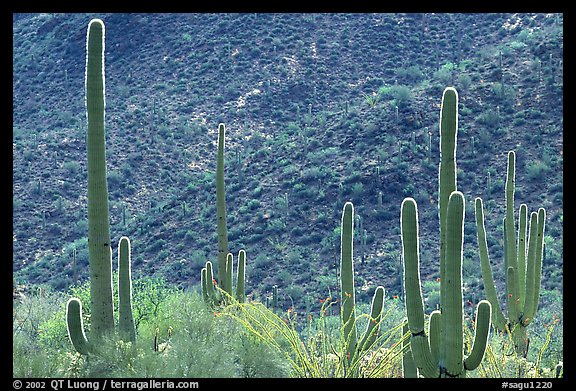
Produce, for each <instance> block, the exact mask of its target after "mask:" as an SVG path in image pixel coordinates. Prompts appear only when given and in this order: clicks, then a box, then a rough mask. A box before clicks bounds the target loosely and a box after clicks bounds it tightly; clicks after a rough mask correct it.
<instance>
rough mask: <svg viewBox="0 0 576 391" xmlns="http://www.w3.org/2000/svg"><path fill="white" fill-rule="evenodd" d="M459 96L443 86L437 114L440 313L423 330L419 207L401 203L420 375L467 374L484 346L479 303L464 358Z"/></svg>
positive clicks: (486, 312)
mask: <svg viewBox="0 0 576 391" xmlns="http://www.w3.org/2000/svg"><path fill="white" fill-rule="evenodd" d="M457 105H458V94H457V92H456V90H455V89H454V88H452V87H448V88H446V89H445V90H444V93H443V96H442V106H441V109H440V110H441V112H440V167H439V187H440V191H439V217H440V305H441V309H440V311H433V312H432V314H431V315H430V321H429V330H428V334H429V335H428V336H427V335H426V332H425V330H424V303H423V300H422V291H421V284H420V259H419V258H420V255H419V236H418V208H417V205H416V201H415V200H414V199H413V198H405V199H404V201H403V202H402V206H401V214H400V230H401V235H402V256H403V260H404V279H405V282H404V286H405V299H406V312H407V317H408V326H409V329H410V332H411V338H410V345H411V350H412V355H413V358H414V362H415V364H416V367H417V368H418V370H419V372H420V374H421V375H422V376H424V377H465V376H466V371H468V370H473V369H475V368H476V367H477V366H478V365H479V364H480V362H481V361H482V358H483V357H484V352H485V349H486V344H487V340H488V332H489V330H490V315H491V306H490V303H489V302H488V301H486V300H482V301H481V302H480V303H478V307H477V314H476V333H475V337H474V344H473V347H472V351H471V353H470V354H469V356H468V357H466V358H464V343H463V320H464V316H463V307H462V305H463V304H462V299H463V297H462V250H463V241H464V195H463V194H462V193H461V192H459V191H458V190H457V188H456V139H457V129H458V118H457Z"/></svg>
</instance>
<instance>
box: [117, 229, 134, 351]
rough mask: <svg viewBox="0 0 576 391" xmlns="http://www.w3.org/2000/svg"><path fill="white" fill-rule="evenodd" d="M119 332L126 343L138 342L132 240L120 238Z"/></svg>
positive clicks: (124, 237)
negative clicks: (133, 286) (133, 302)
mask: <svg viewBox="0 0 576 391" xmlns="http://www.w3.org/2000/svg"><path fill="white" fill-rule="evenodd" d="M118 331H119V333H120V337H121V338H123V339H124V340H126V341H132V342H134V341H136V326H135V325H134V316H133V315H132V267H131V262H130V239H128V238H127V237H126V236H123V237H121V238H120V242H119V243H118Z"/></svg>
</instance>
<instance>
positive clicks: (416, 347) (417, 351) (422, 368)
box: [410, 331, 440, 377]
mask: <svg viewBox="0 0 576 391" xmlns="http://www.w3.org/2000/svg"><path fill="white" fill-rule="evenodd" d="M410 348H411V349H412V356H413V357H414V362H415V363H416V368H418V372H419V373H420V374H421V375H422V376H424V377H440V367H439V366H438V363H437V362H436V361H434V358H433V357H432V353H431V352H430V344H429V343H428V338H427V337H426V333H424V331H422V332H421V334H414V333H413V332H412V336H411V337H410Z"/></svg>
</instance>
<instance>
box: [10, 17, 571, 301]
mask: <svg viewBox="0 0 576 391" xmlns="http://www.w3.org/2000/svg"><path fill="white" fill-rule="evenodd" d="M93 17H98V18H101V19H103V20H104V22H105V24H106V131H107V146H106V148H107V160H108V185H109V190H110V216H111V224H112V225H111V234H112V236H113V238H112V243H113V251H115V250H116V246H117V243H118V240H119V238H120V237H121V236H124V235H126V236H129V237H130V238H131V241H132V253H133V258H132V259H133V262H134V266H133V267H134V274H135V275H137V276H141V275H156V276H163V277H165V278H166V279H168V280H169V281H170V282H173V283H175V284H177V285H180V286H183V287H189V286H196V285H197V284H199V282H200V269H201V268H202V267H203V266H204V264H205V262H206V261H207V260H212V261H213V262H214V261H215V259H216V254H217V238H216V190H215V170H216V141H217V128H218V124H219V123H224V124H225V125H226V129H227V141H226V159H227V160H226V199H227V209H228V235H229V241H230V244H229V247H230V250H231V252H233V253H234V254H237V253H238V250H240V249H241V248H245V249H246V252H247V278H248V281H247V285H246V288H247V293H248V294H250V295H252V297H262V296H263V295H267V294H268V293H269V292H270V291H271V287H272V286H273V285H278V286H279V288H280V291H281V305H282V306H284V307H288V306H295V307H300V308H302V307H304V308H310V307H312V306H317V305H318V300H319V299H321V298H323V297H326V296H327V295H328V292H329V290H330V291H331V292H334V291H335V290H337V289H338V282H337V281H338V280H337V263H338V260H339V255H340V232H339V229H340V217H341V211H342V206H343V205H344V202H346V201H348V200H351V201H353V203H354V205H355V209H356V212H357V214H359V215H360V216H361V224H362V229H363V230H365V240H361V236H360V235H359V233H358V231H357V234H356V244H355V249H354V251H355V256H356V259H357V261H356V265H357V268H356V272H357V277H356V285H357V287H358V289H359V295H358V296H357V299H358V300H360V301H363V302H367V301H368V300H369V298H370V297H371V296H372V294H373V291H374V289H375V287H376V286H377V285H383V286H385V287H386V290H387V295H389V296H390V297H392V296H394V295H400V294H401V285H400V279H401V276H402V267H401V259H400V254H401V241H400V224H399V216H400V204H401V202H402V200H403V199H404V197H407V196H410V197H414V198H415V199H416V201H417V202H418V206H419V217H420V232H421V237H420V244H421V256H422V266H423V268H424V271H423V272H422V273H423V281H425V283H424V289H434V288H435V284H436V279H437V277H438V275H437V274H436V273H437V271H438V254H437V252H438V250H437V249H438V241H437V237H438V231H439V228H438V227H439V225H438V215H437V197H438V195H437V188H438V183H437V175H438V162H439V151H438V145H439V134H438V127H439V124H438V121H439V106H440V102H441V96H442V91H443V90H444V88H445V87H446V86H450V85H453V86H455V87H456V88H457V90H458V93H459V97H460V101H459V135H458V147H457V148H458V149H457V160H458V187H459V190H461V191H462V192H463V193H464V195H465V198H466V220H465V227H464V231H465V248H464V281H465V284H466V287H467V291H466V293H465V294H466V295H467V297H468V298H470V299H472V300H473V301H477V300H479V298H480V297H481V295H482V292H481V290H482V283H481V274H480V263H479V258H478V255H477V243H476V228H475V225H474V210H473V200H474V197H477V196H481V197H482V198H483V200H484V204H485V208H486V226H487V227H486V228H487V230H488V231H489V232H490V234H489V242H488V244H489V249H490V254H491V257H492V259H493V262H496V263H500V262H502V258H503V255H502V254H503V247H502V245H503V243H502V232H501V231H502V229H501V222H502V218H503V217H504V181H505V176H506V154H507V152H508V151H509V150H515V151H516V153H517V167H516V195H515V199H516V206H517V207H518V206H519V205H520V203H526V204H527V205H528V209H529V211H534V210H537V208H538V207H544V208H546V211H547V222H546V236H545V244H546V258H545V261H544V265H543V276H542V282H543V289H545V290H557V291H559V292H562V284H563V276H562V265H563V232H562V230H563V98H562V94H563V17H562V15H561V14H491V13H486V14H22V15H15V16H14V27H13V52H14V56H13V98H14V107H13V171H14V176H13V270H14V280H15V283H16V284H19V285H24V286H29V285H31V284H47V285H50V286H52V287H54V288H55V289H58V290H65V289H66V288H68V287H69V286H70V285H71V284H73V283H74V282H75V281H77V280H81V281H83V280H86V279H87V278H88V251H87V242H86V241H87V219H86V212H87V210H86V196H87V194H86V189H87V173H86V144H85V141H86V140H85V134H86V115H85V108H84V67H85V55H86V54H85V43H86V26H87V24H88V22H89V20H90V19H91V18H93ZM429 148H430V149H429ZM358 223H359V222H358ZM75 265H76V266H75ZM426 270H430V272H429V273H427V272H426ZM494 270H495V280H496V281H497V282H498V283H503V280H504V277H503V275H504V272H503V268H502V267H495V268H494ZM429 305H433V303H429Z"/></svg>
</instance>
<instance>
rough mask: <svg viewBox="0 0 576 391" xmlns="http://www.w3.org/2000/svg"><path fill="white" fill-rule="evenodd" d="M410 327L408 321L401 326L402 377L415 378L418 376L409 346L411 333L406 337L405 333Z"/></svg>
mask: <svg viewBox="0 0 576 391" xmlns="http://www.w3.org/2000/svg"><path fill="white" fill-rule="evenodd" d="M409 331H410V329H409V328H408V322H407V321H406V322H405V323H404V326H402V335H403V338H402V350H403V352H404V353H403V354H402V375H403V376H404V378H417V377H418V368H416V363H414V357H413V356H412V350H411V348H410V337H411V335H412V334H409V335H408V337H406V334H408V332H409Z"/></svg>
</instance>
